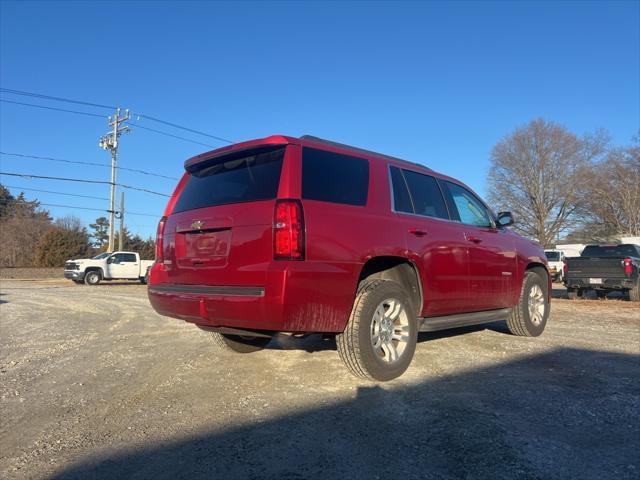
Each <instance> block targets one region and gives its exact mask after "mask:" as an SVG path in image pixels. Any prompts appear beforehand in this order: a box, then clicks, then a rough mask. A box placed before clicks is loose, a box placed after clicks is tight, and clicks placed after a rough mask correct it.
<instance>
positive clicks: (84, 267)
mask: <svg viewBox="0 0 640 480" xmlns="http://www.w3.org/2000/svg"><path fill="white" fill-rule="evenodd" d="M153 262H154V260H140V255H139V254H137V253H136V252H113V253H101V254H100V255H97V256H95V257H93V258H80V259H76V260H68V261H67V262H65V264H64V278H69V279H71V280H73V281H74V282H76V283H82V282H84V283H86V284H87V285H97V284H99V283H100V282H101V281H102V280H140V282H141V283H147V279H148V275H149V269H150V268H151V265H153Z"/></svg>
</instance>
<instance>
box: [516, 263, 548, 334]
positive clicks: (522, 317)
mask: <svg viewBox="0 0 640 480" xmlns="http://www.w3.org/2000/svg"><path fill="white" fill-rule="evenodd" d="M546 285H547V284H546V283H545V282H544V281H543V279H542V277H541V276H540V275H538V274H537V273H536V272H534V271H528V272H526V273H525V275H524V281H523V282H522V292H521V293H520V300H518V304H517V305H516V306H515V308H514V309H513V310H512V311H511V315H510V316H509V318H508V319H507V327H509V331H510V332H511V333H512V334H514V335H519V336H522V337H537V336H538V335H540V334H541V333H542V332H543V331H544V327H545V326H546V325H547V319H548V318H549V298H548V294H547V287H546Z"/></svg>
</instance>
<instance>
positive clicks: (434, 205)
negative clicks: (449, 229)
mask: <svg viewBox="0 0 640 480" xmlns="http://www.w3.org/2000/svg"><path fill="white" fill-rule="evenodd" d="M402 173H403V174H404V178H405V179H406V180H407V185H408V186H409V192H410V193H411V200H412V202H413V209H414V213H415V214H416V215H425V216H427V217H436V218H446V219H449V213H448V212H447V206H446V205H445V203H444V198H443V197H442V193H441V192H440V187H438V182H436V179H435V178H433V177H432V176H431V175H423V174H422V173H417V172H412V171H410V170H403V171H402Z"/></svg>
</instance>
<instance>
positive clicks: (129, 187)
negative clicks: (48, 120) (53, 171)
mask: <svg viewBox="0 0 640 480" xmlns="http://www.w3.org/2000/svg"><path fill="white" fill-rule="evenodd" d="M0 175H7V176H10V177H21V178H39V179H44V180H61V181H66V182H79V183H94V184H101V185H111V182H107V181H105V180H85V179H83V178H67V177H48V176H44V175H31V174H27V173H9V172H0ZM115 185H118V186H120V187H122V188H126V189H129V190H137V191H139V192H145V193H151V194H153V195H159V196H161V197H170V196H171V195H167V194H164V193H159V192H154V191H153V190H147V189H146V188H138V187H132V186H130V185H125V184H123V183H116V184H115Z"/></svg>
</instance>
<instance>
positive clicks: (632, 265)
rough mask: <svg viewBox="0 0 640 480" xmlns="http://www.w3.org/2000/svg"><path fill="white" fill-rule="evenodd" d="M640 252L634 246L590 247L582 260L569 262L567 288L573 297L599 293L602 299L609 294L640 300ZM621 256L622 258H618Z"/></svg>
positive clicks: (575, 258)
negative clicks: (584, 292)
mask: <svg viewBox="0 0 640 480" xmlns="http://www.w3.org/2000/svg"><path fill="white" fill-rule="evenodd" d="M638 250H640V249H639V248H638V247H637V246H634V245H616V246H595V245H593V246H589V247H587V248H585V250H584V252H583V254H582V256H580V257H572V258H568V259H567V268H566V272H565V280H564V284H565V286H566V287H567V292H568V294H569V297H571V298H575V297H579V296H581V294H582V292H583V291H584V290H595V291H596V292H597V293H598V294H599V296H603V295H606V293H607V292H609V291H622V292H628V293H629V296H630V297H631V300H634V301H640V299H638V298H637V297H638V285H639V267H640V252H639V251H638ZM617 253H619V255H617Z"/></svg>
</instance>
